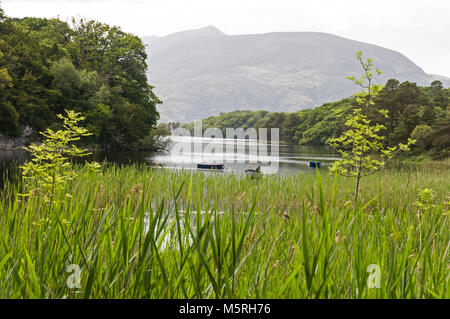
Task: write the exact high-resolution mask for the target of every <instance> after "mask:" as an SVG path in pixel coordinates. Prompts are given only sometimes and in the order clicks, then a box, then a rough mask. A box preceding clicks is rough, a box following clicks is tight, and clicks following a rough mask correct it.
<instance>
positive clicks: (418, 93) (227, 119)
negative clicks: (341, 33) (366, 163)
mask: <svg viewBox="0 0 450 319" xmlns="http://www.w3.org/2000/svg"><path fill="white" fill-rule="evenodd" d="M374 102H375V104H374V105H373V106H372V107H371V108H370V110H369V111H368V112H367V113H368V114H367V115H368V119H369V120H370V121H371V122H372V123H377V124H382V125H384V126H385V127H386V130H384V131H383V135H384V137H385V139H384V141H385V143H386V146H393V145H397V144H398V143H402V142H405V141H406V140H407V139H408V138H409V137H412V138H414V139H416V144H415V145H414V146H413V147H412V149H411V151H410V152H409V155H412V156H421V157H429V158H433V159H443V158H447V157H448V156H449V155H450V108H449V104H450V89H448V88H444V87H443V86H442V83H441V82H440V81H434V82H433V83H431V85H430V86H429V87H421V86H418V85H417V84H416V83H413V82H408V81H405V82H403V83H400V82H399V81H397V80H395V79H391V80H388V81H387V83H386V85H385V86H384V88H383V90H382V91H381V93H380V95H379V96H378V97H376V98H375V101H374ZM356 107H357V103H356V100H355V98H354V97H351V98H345V99H342V100H340V101H337V102H332V103H325V104H324V105H322V106H319V107H316V108H314V109H305V110H300V111H298V112H292V113H289V112H268V111H245V110H242V111H234V112H229V113H221V114H220V115H218V116H211V117H208V118H206V119H204V120H203V121H202V127H203V129H204V130H205V129H208V128H219V129H220V130H222V132H223V134H224V136H225V129H226V128H238V127H241V128H243V129H247V128H250V127H253V128H256V129H258V128H279V129H280V140H281V141H282V142H285V143H288V144H291V145H314V146H324V145H327V142H328V140H329V139H330V138H335V137H337V136H340V135H341V134H342V133H343V132H344V131H345V130H346V128H345V121H346V118H347V116H348V115H349V114H350V113H351V112H352V110H354V109H355V108H356ZM382 109H386V110H387V111H388V115H389V117H388V118H385V117H384V116H382V115H381V114H380V112H379V111H380V110H382ZM169 126H170V127H171V128H172V129H174V128H177V127H186V128H188V129H189V130H191V131H193V128H194V123H170V124H169Z"/></svg>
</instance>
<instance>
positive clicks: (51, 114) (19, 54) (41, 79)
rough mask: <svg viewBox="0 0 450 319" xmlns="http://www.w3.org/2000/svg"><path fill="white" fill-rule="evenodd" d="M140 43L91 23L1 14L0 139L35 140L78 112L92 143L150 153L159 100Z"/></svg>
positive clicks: (129, 36)
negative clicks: (68, 112)
mask: <svg viewBox="0 0 450 319" xmlns="http://www.w3.org/2000/svg"><path fill="white" fill-rule="evenodd" d="M146 61H147V54H146V52H145V46H144V45H143V43H142V41H141V39H140V38H139V37H138V36H135V35H133V34H130V33H126V32H123V31H122V30H121V29H120V28H119V27H116V26H109V25H107V24H104V23H100V22H97V21H93V20H90V21H89V20H85V19H78V20H75V19H72V21H71V23H67V22H63V21H61V20H59V19H44V18H23V19H18V18H10V17H7V16H6V15H5V14H4V12H3V10H2V9H1V8H0V134H3V135H6V136H9V137H20V136H27V137H29V138H30V139H31V140H35V139H36V138H38V137H39V132H40V131H43V130H45V129H47V128H51V129H58V128H60V125H61V124H60V121H58V119H57V115H58V114H64V113H65V109H70V110H74V111H76V112H80V113H81V114H82V115H83V116H84V117H85V118H86V119H85V121H84V123H83V125H84V126H85V127H86V128H87V129H88V130H89V131H90V132H91V133H92V134H93V135H92V136H90V137H88V138H86V143H87V144H89V145H98V146H100V147H103V148H106V149H130V148H131V149H140V148H144V149H152V148H153V146H154V135H155V134H156V132H155V131H156V123H157V121H158V119H159V114H158V112H157V110H156V104H158V103H161V101H160V100H159V99H158V98H157V97H156V95H155V94H154V93H153V91H152V86H150V85H149V84H148V83H147V69H148V66H147V62H146Z"/></svg>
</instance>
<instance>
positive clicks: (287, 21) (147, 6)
mask: <svg viewBox="0 0 450 319" xmlns="http://www.w3.org/2000/svg"><path fill="white" fill-rule="evenodd" d="M0 3H1V4H0V5H1V6H2V7H3V9H4V11H5V13H6V14H7V15H8V16H12V17H25V16H36V17H56V16H59V17H60V18H61V19H63V20H66V19H68V18H69V17H72V16H76V17H77V16H83V17H86V18H92V19H96V20H99V21H102V22H105V23H108V24H113V25H119V26H121V27H122V29H123V30H124V31H126V32H132V33H134V34H136V35H139V36H145V35H159V36H163V35H167V34H169V33H173V32H177V31H183V30H188V29H195V28H201V27H204V26H207V25H214V26H216V27H217V28H219V29H220V30H222V31H223V32H224V33H226V34H230V35H231V34H249V33H265V32H273V31H320V32H329V33H333V34H336V35H339V36H343V37H346V38H350V39H354V40H359V41H363V42H369V43H372V44H377V45H380V46H383V47H386V48H389V49H393V50H396V51H399V52H401V53H403V54H404V55H406V56H407V57H408V58H410V59H411V60H412V61H414V62H415V63H416V64H417V65H418V66H420V67H422V68H423V69H424V71H425V72H427V73H434V74H440V75H445V76H447V77H450V0H370V1H367V0H309V1H305V0H158V1H156V0H92V1H89V0H72V1H69V0H0Z"/></svg>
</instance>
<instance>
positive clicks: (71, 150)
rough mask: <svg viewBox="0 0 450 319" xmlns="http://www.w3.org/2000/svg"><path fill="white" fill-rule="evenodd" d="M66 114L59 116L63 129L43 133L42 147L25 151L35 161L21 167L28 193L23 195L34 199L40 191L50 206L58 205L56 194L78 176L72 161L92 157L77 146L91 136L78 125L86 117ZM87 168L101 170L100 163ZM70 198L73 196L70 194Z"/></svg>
mask: <svg viewBox="0 0 450 319" xmlns="http://www.w3.org/2000/svg"><path fill="white" fill-rule="evenodd" d="M66 113H67V117H64V116H62V115H61V114H59V115H58V118H60V119H62V120H63V121H64V128H63V129H62V130H58V131H56V132H55V131H53V130H51V129H47V130H46V131H45V132H42V133H41V134H42V135H43V136H44V137H45V139H44V140H43V141H42V143H41V144H39V145H37V144H32V145H30V146H29V147H27V148H25V149H26V150H27V151H29V152H30V155H31V160H30V161H28V162H27V163H25V164H24V165H23V166H21V168H22V170H23V171H22V176H23V178H24V180H25V190H26V191H27V193H26V194H22V195H23V196H31V195H33V194H36V192H39V193H40V195H41V196H43V198H44V200H45V201H46V202H48V203H50V206H51V205H52V204H53V202H54V197H55V195H56V193H57V192H58V191H61V190H63V189H64V186H65V184H66V183H67V182H68V181H71V180H73V179H74V178H75V177H76V173H75V172H74V171H73V169H72V163H71V162H70V160H69V159H70V158H73V157H84V156H87V155H89V154H90V153H88V152H87V150H85V149H80V148H78V147H77V146H76V145H75V144H73V142H75V141H78V140H79V139H80V138H81V137H83V136H89V135H90V134H91V133H89V132H88V130H86V129H85V128H83V127H80V126H78V122H80V121H82V120H84V118H83V117H82V116H80V114H79V113H75V112H74V111H66ZM86 166H87V167H88V168H89V169H92V170H96V169H98V168H99V164H97V163H95V162H94V163H86ZM66 196H70V194H68V193H67V194H66Z"/></svg>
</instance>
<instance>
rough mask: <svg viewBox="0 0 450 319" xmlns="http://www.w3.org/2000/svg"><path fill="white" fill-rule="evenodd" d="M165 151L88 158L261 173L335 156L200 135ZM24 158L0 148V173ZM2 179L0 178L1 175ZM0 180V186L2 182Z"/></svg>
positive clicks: (177, 139)
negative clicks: (201, 165)
mask: <svg viewBox="0 0 450 319" xmlns="http://www.w3.org/2000/svg"><path fill="white" fill-rule="evenodd" d="M171 140H172V143H171V144H170V146H169V148H168V150H167V151H165V152H158V153H151V152H97V153H95V154H93V155H91V156H90V157H89V160H96V161H99V162H103V161H107V162H111V163H117V164H134V163H139V164H142V163H144V164H148V165H149V166H157V165H158V166H162V167H164V168H169V169H183V168H184V169H196V167H197V163H208V164H209V163H224V164H225V170H224V172H225V173H226V172H233V173H243V172H244V170H245V169H247V168H256V167H257V166H258V165H260V166H261V172H262V173H263V174H295V173H297V172H299V171H309V172H314V169H311V168H309V167H308V163H309V161H318V162H321V163H322V164H321V165H322V167H323V168H324V169H326V168H327V166H329V165H330V164H331V163H332V162H333V161H335V160H337V159H339V157H338V155H337V153H336V152H334V150H333V149H332V148H330V147H324V146H292V145H286V144H275V143H274V144H271V143H261V142H258V141H255V140H234V139H219V138H203V137H184V136H173V137H171ZM26 159H27V153H26V152H25V151H22V150H0V176H4V175H6V172H7V171H8V172H9V174H8V176H9V178H14V176H15V175H16V174H17V166H18V164H20V163H23V162H24V161H25V160H26ZM2 180H3V178H2ZM2 180H0V186H3V185H2V183H3V182H2Z"/></svg>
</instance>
